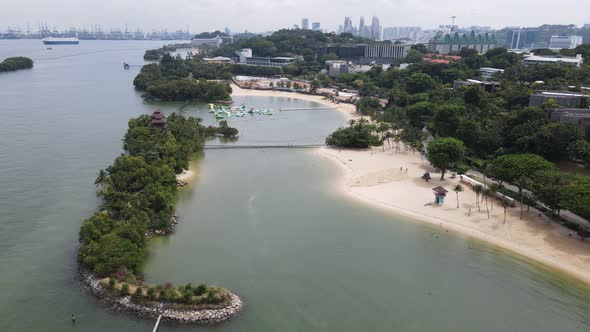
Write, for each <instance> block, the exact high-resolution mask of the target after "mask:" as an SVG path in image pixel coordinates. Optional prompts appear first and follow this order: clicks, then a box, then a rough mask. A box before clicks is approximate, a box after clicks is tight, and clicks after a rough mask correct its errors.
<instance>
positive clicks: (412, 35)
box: [383, 27, 422, 42]
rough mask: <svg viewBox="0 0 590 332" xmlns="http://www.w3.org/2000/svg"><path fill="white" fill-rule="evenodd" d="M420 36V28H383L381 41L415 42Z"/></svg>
mask: <svg viewBox="0 0 590 332" xmlns="http://www.w3.org/2000/svg"><path fill="white" fill-rule="evenodd" d="M421 36H422V28H420V27H387V28H383V40H401V39H409V40H411V41H413V42H416V41H418V40H419V39H420V37H421Z"/></svg>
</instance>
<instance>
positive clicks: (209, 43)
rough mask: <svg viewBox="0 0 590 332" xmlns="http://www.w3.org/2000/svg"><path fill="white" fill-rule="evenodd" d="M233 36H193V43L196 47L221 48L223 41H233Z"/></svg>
mask: <svg viewBox="0 0 590 332" xmlns="http://www.w3.org/2000/svg"><path fill="white" fill-rule="evenodd" d="M232 41H233V38H232V37H231V36H217V37H213V38H193V39H192V40H191V44H192V45H193V46H195V47H211V48H219V46H221V44H223V43H231V42H232Z"/></svg>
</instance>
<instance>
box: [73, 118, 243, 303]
mask: <svg viewBox="0 0 590 332" xmlns="http://www.w3.org/2000/svg"><path fill="white" fill-rule="evenodd" d="M167 123H168V127H167V128H166V129H160V128H153V127H150V117H149V116H147V115H142V116H140V117H138V118H136V119H131V120H130V121H129V129H128V130H127V133H126V134H125V137H124V139H123V148H124V150H125V151H126V153H125V154H122V155H120V156H119V157H117V158H116V159H115V161H114V162H113V164H112V165H111V166H109V167H108V168H106V170H100V171H99V173H98V177H97V179H96V182H95V183H96V185H97V186H98V187H99V191H98V196H99V197H100V198H101V199H102V205H101V209H100V212H98V213H96V214H94V215H93V216H92V217H90V218H89V219H87V220H85V221H84V222H83V223H82V226H81V228H80V241H81V242H82V247H81V248H80V250H79V252H78V260H79V262H80V263H81V264H82V265H83V266H84V267H86V268H88V269H90V270H92V271H93V272H95V273H96V274H97V275H99V276H105V275H123V276H124V279H125V280H127V282H130V281H129V280H135V278H136V276H137V275H138V273H139V268H140V266H141V264H142V262H143V260H144V256H145V240H146V234H148V232H149V231H153V230H169V229H170V228H171V227H170V226H171V220H172V215H173V210H174V204H175V202H176V195H177V182H176V178H175V174H176V173H178V172H180V171H181V170H182V169H184V168H187V167H188V162H189V158H190V157H191V155H193V154H194V153H195V152H197V151H199V150H201V148H202V147H203V144H204V141H205V137H206V135H208V133H210V132H216V131H217V130H228V128H230V127H228V126H227V124H225V125H224V126H223V128H220V129H216V128H212V129H211V128H205V127H204V126H202V125H201V120H200V119H196V118H193V117H189V118H184V117H182V116H179V115H176V114H171V115H170V116H169V117H168V118H167ZM230 129H233V128H230ZM233 130H234V131H235V129H233ZM158 294H160V295H159V296H163V295H162V293H161V291H159V293H158ZM215 294H217V293H215ZM172 297H173V298H176V296H172ZM211 298H212V299H213V298H216V299H217V300H218V297H216V296H213V297H211ZM201 299H202V298H201ZM217 300H216V301H217Z"/></svg>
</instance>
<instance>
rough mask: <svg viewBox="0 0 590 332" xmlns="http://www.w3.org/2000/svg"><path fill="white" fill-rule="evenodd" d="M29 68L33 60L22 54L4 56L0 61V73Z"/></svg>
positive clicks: (31, 66)
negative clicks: (10, 56)
mask: <svg viewBox="0 0 590 332" xmlns="http://www.w3.org/2000/svg"><path fill="white" fill-rule="evenodd" d="M30 68H33V60H31V59H29V58H26V57H23V56H19V57H12V58H6V59H4V61H2V62H0V73H1V72H7V71H15V70H21V69H30Z"/></svg>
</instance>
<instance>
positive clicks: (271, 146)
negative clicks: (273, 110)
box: [204, 144, 325, 150]
mask: <svg viewBox="0 0 590 332" xmlns="http://www.w3.org/2000/svg"><path fill="white" fill-rule="evenodd" d="M322 146H325V144H268V145H265V144H259V145H236V144H209V145H205V147H204V149H205V150H235V149H314V148H320V147H322Z"/></svg>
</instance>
